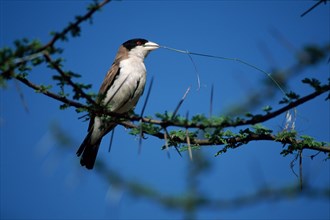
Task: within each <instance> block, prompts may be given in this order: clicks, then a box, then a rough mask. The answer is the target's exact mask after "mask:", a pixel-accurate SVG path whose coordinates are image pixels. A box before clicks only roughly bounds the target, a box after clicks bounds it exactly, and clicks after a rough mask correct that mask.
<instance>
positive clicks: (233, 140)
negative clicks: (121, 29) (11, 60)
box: [16, 76, 330, 153]
mask: <svg viewBox="0 0 330 220" xmlns="http://www.w3.org/2000/svg"><path fill="white" fill-rule="evenodd" d="M16 79H17V80H19V81H21V82H22V83H24V84H25V85H27V86H28V87H30V88H33V89H34V90H36V91H38V92H40V93H42V94H44V95H46V96H48V97H50V98H53V99H55V100H58V101H60V102H62V103H64V104H67V105H69V106H71V107H75V108H82V109H86V110H87V111H89V112H90V113H93V114H96V115H107V116H111V117H112V120H114V121H115V122H117V123H118V124H120V125H123V126H125V127H127V128H131V129H139V130H140V129H141V128H139V126H138V125H135V124H133V122H136V121H139V122H141V121H142V122H144V123H147V124H152V125H156V126H160V127H161V128H168V127H177V128H180V127H181V128H185V129H200V130H204V129H206V128H220V129H223V128H228V127H237V126H243V125H254V124H257V123H261V122H264V121H267V120H270V119H272V118H275V117H276V116H278V115H280V114H282V113H284V112H286V111H288V110H290V109H292V108H295V107H297V106H299V105H301V104H303V103H305V102H307V101H309V100H312V99H314V98H316V97H317V96H319V95H321V94H323V93H325V92H327V91H329V90H330V85H326V86H323V87H320V88H319V89H318V90H317V91H315V92H313V93H311V94H309V95H306V96H304V97H302V98H299V99H297V100H296V101H293V102H291V103H289V104H287V105H286V106H284V107H282V108H280V109H278V110H276V111H273V112H269V113H267V114H265V115H261V116H260V115H259V116H255V117H253V118H252V119H249V120H241V121H238V122H235V121H234V122H232V123H230V122H225V123H219V124H209V125H205V124H195V123H190V122H189V121H188V120H186V121H185V122H184V123H183V122H177V121H174V120H172V121H166V120H156V119H151V118H146V117H140V116H137V115H122V114H118V113H114V112H110V111H109V110H107V109H106V108H102V106H99V105H97V104H96V105H91V106H87V105H84V104H82V103H80V102H76V101H73V100H70V99H68V98H66V97H64V96H60V95H58V94H56V93H53V92H50V91H48V90H47V89H44V88H43V87H42V86H39V85H36V84H34V83H32V82H30V81H29V80H28V79H26V78H23V77H21V76H17V77H16ZM142 133H145V134H148V135H151V136H154V137H157V138H159V139H164V137H165V135H164V133H162V132H149V131H148V130H143V131H142ZM169 138H172V140H173V141H175V142H177V143H181V144H185V143H186V138H184V139H180V138H176V137H169ZM260 140H264V141H276V142H280V143H283V144H295V145H297V144H301V143H302V141H299V140H296V139H291V138H285V139H280V140H279V139H278V138H277V137H276V136H275V135H273V134H255V133H250V134H249V135H248V136H246V137H244V138H242V137H229V138H225V139H220V140H210V139H196V138H190V144H191V145H198V146H210V145H228V144H232V145H235V144H238V143H244V144H246V143H248V142H250V141H260ZM301 149H310V150H317V151H321V152H327V153H330V147H329V146H313V145H304V146H301Z"/></svg>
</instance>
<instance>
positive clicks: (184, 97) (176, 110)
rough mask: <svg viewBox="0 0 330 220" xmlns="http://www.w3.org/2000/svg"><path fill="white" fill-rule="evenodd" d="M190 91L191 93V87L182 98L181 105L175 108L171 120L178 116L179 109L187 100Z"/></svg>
mask: <svg viewBox="0 0 330 220" xmlns="http://www.w3.org/2000/svg"><path fill="white" fill-rule="evenodd" d="M189 91H190V86H189V87H188V89H187V90H186V92H185V93H184V95H183V96H182V98H181V100H180V102H179V104H178V105H177V106H176V108H175V110H174V113H173V115H172V118H171V119H173V118H174V117H175V116H176V114H177V113H178V111H179V108H180V107H181V105H182V103H183V101H184V100H185V99H186V97H187V95H188V93H189Z"/></svg>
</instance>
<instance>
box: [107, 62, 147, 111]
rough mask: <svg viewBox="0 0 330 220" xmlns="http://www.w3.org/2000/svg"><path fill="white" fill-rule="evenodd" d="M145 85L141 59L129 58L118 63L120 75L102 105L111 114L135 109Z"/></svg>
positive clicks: (144, 70) (143, 66)
mask: <svg viewBox="0 0 330 220" xmlns="http://www.w3.org/2000/svg"><path fill="white" fill-rule="evenodd" d="M145 83H146V67H145V65H144V63H143V59H141V58H139V57H135V56H133V57H130V58H128V59H126V60H123V61H121V62H120V73H119V75H118V76H117V77H116V79H115V81H114V83H113V86H112V87H111V88H110V89H109V90H108V92H107V94H106V97H105V99H104V103H105V104H106V105H107V106H108V107H109V109H110V110H111V111H113V112H117V113H124V112H127V111H130V110H131V109H132V108H134V107H135V105H136V103H137V101H138V100H139V98H140V96H141V95H142V93H143V90H144V86H145Z"/></svg>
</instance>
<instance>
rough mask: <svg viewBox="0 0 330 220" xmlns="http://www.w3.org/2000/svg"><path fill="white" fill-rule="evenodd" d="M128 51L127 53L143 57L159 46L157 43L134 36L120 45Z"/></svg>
mask: <svg viewBox="0 0 330 220" xmlns="http://www.w3.org/2000/svg"><path fill="white" fill-rule="evenodd" d="M122 46H123V47H124V48H126V49H127V50H128V51H129V54H131V55H136V56H140V57H142V58H145V57H146V56H147V55H148V54H149V52H150V51H153V50H156V49H157V48H159V45H158V44H156V43H154V42H151V41H148V40H146V39H142V38H135V39H131V40H128V41H126V42H125V43H123V45H122Z"/></svg>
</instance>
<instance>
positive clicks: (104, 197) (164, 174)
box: [0, 0, 330, 219]
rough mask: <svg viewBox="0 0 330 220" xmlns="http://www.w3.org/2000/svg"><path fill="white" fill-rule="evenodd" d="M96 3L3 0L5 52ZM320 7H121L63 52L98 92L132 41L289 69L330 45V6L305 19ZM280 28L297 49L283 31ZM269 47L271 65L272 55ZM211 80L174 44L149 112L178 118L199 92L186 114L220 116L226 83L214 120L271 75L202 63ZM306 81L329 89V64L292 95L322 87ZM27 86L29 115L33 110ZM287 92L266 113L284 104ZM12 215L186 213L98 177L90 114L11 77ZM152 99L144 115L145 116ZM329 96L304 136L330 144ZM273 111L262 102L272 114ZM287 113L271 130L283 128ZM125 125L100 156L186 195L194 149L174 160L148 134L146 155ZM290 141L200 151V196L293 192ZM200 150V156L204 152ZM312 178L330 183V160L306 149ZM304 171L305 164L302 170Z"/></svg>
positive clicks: (290, 215) (276, 206)
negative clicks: (89, 147)
mask: <svg viewBox="0 0 330 220" xmlns="http://www.w3.org/2000/svg"><path fill="white" fill-rule="evenodd" d="M88 4H89V2H88V1H15V0H14V1H3V0H1V1H0V7H1V8H0V14H1V15H0V19H1V20H0V22H1V23H0V40H1V41H0V47H3V46H12V45H13V44H12V43H13V41H14V40H15V39H20V38H23V37H27V38H30V39H39V40H41V41H42V42H44V43H46V42H47V41H48V40H49V39H50V35H49V33H50V32H51V31H59V30H61V29H62V28H63V27H64V26H65V25H67V24H68V22H70V21H72V19H73V18H74V16H76V15H82V14H84V13H85V8H86V7H87V5H88ZM312 4H314V2H313V1H118V2H117V1H116V2H112V3H110V4H108V5H107V6H105V7H104V8H103V9H102V11H101V12H99V13H96V14H95V16H94V17H93V23H92V25H90V24H89V23H84V24H83V25H82V32H81V37H79V38H74V39H72V38H70V40H69V41H68V42H63V43H62V42H61V43H59V46H61V47H62V48H64V49H65V51H64V53H63V56H64V58H65V63H64V64H65V65H64V69H65V70H72V71H74V72H77V73H80V74H81V75H82V78H81V79H80V80H81V82H85V83H91V84H92V85H93V87H92V91H94V92H97V91H98V88H99V86H100V84H101V82H102V80H103V77H104V75H105V73H106V71H107V70H108V68H109V67H110V65H111V63H112V61H113V58H114V56H115V53H116V51H117V49H118V47H119V45H120V44H121V43H123V42H124V41H126V40H128V39H131V38H135V37H143V38H146V39H148V40H151V41H154V42H157V43H158V44H160V45H166V46H169V47H174V48H178V49H182V50H189V51H193V52H199V53H205V54H212V55H218V56H224V57H231V58H232V57H234V58H240V59H242V60H244V61H247V62H249V63H250V64H253V65H255V66H257V67H259V68H261V69H264V70H267V71H269V70H270V69H271V68H272V67H280V68H282V69H287V68H289V67H290V66H292V65H293V64H294V63H295V61H296V55H297V52H298V51H299V49H300V48H302V46H304V45H306V44H310V43H315V44H320V45H324V44H326V43H329V39H330V33H329V32H330V31H329V20H330V19H329V9H330V8H329V7H330V6H329V4H327V5H323V4H322V5H320V6H319V7H317V8H316V9H315V10H313V11H312V12H311V13H309V14H308V15H306V16H305V17H303V18H301V17H300V14H301V13H302V12H304V11H305V10H307V9H308V8H309V7H311V5H312ZM274 30H277V31H278V32H279V33H280V34H281V35H282V36H283V37H284V39H285V41H286V42H288V43H287V44H284V43H283V41H280V40H279V39H278V38H276V37H275V36H274V34H272V33H274ZM261 46H263V48H265V47H266V48H267V50H268V51H269V54H271V58H269V57H267V56H266V55H265V53H264V52H263V51H262V50H261V49H260V48H261ZM193 59H194V62H195V64H196V66H197V69H198V73H199V75H200V80H201V88H200V90H197V78H196V72H195V70H194V66H193V64H192V63H191V61H190V60H189V57H187V56H186V55H184V54H180V53H175V52H173V51H168V50H165V49H159V50H156V51H154V52H152V53H151V54H150V55H149V56H148V58H147V59H146V66H147V71H148V84H147V86H148V85H149V82H150V79H151V77H154V85H153V90H152V93H151V96H150V100H149V103H148V105H147V108H146V112H145V115H154V114H155V113H157V112H161V113H162V112H164V111H166V110H168V111H173V110H174V109H175V107H176V105H177V103H178V101H179V100H180V98H181V97H182V96H183V94H184V93H185V91H186V89H187V88H188V87H189V86H191V91H190V93H189V94H188V96H187V99H186V100H185V102H184V104H183V106H182V107H181V109H180V113H181V114H183V115H185V113H186V112H187V111H189V114H190V115H193V114H197V113H204V114H206V115H207V114H208V112H209V95H210V90H211V86H212V85H214V88H215V96H214V106H213V114H215V115H221V114H222V113H223V112H226V110H228V109H229V108H230V106H232V105H234V104H237V103H242V102H244V100H246V99H247V97H248V95H249V93H250V92H251V91H255V90H256V89H258V88H259V87H260V88H261V91H260V93H262V92H263V91H262V87H261V81H262V80H265V78H266V77H265V75H264V74H262V73H260V72H258V71H256V70H254V69H252V68H249V67H247V66H245V65H242V64H240V63H238V62H234V61H228V60H227V61H226V60H214V59H210V58H205V57H193ZM53 74H54V72H51V70H49V69H46V68H43V67H40V68H37V69H35V70H34V71H33V72H32V73H31V74H30V79H31V80H32V81H34V82H36V83H40V84H41V83H43V84H50V83H51V77H52V75H53ZM305 77H315V78H318V79H320V80H323V82H324V81H325V80H326V79H327V78H328V77H329V64H328V63H326V61H324V63H321V64H319V65H318V66H316V67H314V68H308V69H306V70H304V71H302V72H301V73H299V75H297V76H295V77H293V78H292V79H291V80H290V83H289V89H291V90H293V91H297V92H298V93H299V94H301V95H306V94H308V93H310V92H312V90H311V89H310V88H309V87H308V86H306V85H303V84H302V83H301V79H303V78H305ZM19 91H20V92H21V93H22V94H24V99H25V101H26V103H27V106H28V109H29V112H26V111H25V110H24V106H23V104H22V101H21V99H20V98H19ZM281 97H282V95H281V93H280V92H278V94H277V95H276V97H275V98H274V99H270V100H266V101H265V103H264V104H263V105H262V106H265V105H271V106H273V107H276V106H278V105H277V103H278V100H280V99H281ZM0 98H1V99H0V103H1V106H0V129H1V130H0V131H1V133H0V138H1V140H0V144H1V155H0V156H1V161H0V164H1V167H0V170H1V180H0V181H1V185H0V186H1V202H0V206H1V218H3V219H103V218H115V219H117V218H118V219H155V218H161V219H169V218H171V219H180V218H182V217H183V214H182V213H181V212H179V211H175V210H171V209H167V208H163V207H162V206H159V205H158V204H155V203H153V202H152V201H149V200H147V199H144V198H135V197H130V196H129V194H128V192H127V191H125V189H120V190H118V189H116V188H115V187H114V186H113V185H112V183H111V182H110V183H109V182H107V181H105V180H104V179H103V178H102V177H101V176H100V175H99V173H97V172H95V171H94V172H93V171H92V172H90V171H86V170H85V169H83V168H81V167H80V165H79V160H78V158H77V157H76V156H75V151H76V148H77V147H78V146H79V144H80V142H81V141H82V140H83V138H84V137H85V135H86V129H87V126H88V124H87V123H83V122H82V121H81V120H79V119H78V117H79V116H80V115H77V113H76V112H75V111H74V109H68V110H65V111H60V110H59V108H58V106H59V103H58V102H56V101H54V100H51V99H49V98H46V97H44V96H43V95H41V94H37V93H35V92H34V91H32V90H30V89H28V88H26V87H25V86H24V85H21V84H18V85H17V83H15V82H14V81H10V82H9V83H8V86H7V88H6V89H1V96H0ZM144 98H145V96H143V97H142V99H141V100H142V102H140V103H139V104H138V105H137V108H136V112H140V111H141V107H142V103H143V100H144ZM324 98H325V95H323V96H321V97H319V98H317V99H314V100H312V101H311V102H310V103H308V104H306V105H304V106H301V107H298V108H297V111H298V115H297V121H296V129H297V131H298V132H299V133H300V134H308V135H311V136H314V137H315V138H317V139H318V140H320V141H327V142H329V141H330V138H329V133H330V126H329V123H328V122H329V120H330V119H329V112H330V111H329V110H330V107H329V102H324ZM262 106H256V108H255V109H254V112H255V113H258V112H259V113H260V110H259V109H261V107H262ZM283 120H284V115H282V116H279V117H277V118H275V119H273V120H271V121H270V122H267V123H266V125H267V126H268V127H270V128H271V129H273V130H275V131H280V130H281V126H282V125H283ZM54 124H56V125H57V126H59V127H61V128H62V129H63V130H64V132H65V133H66V134H68V135H69V136H70V137H71V138H72V140H74V146H72V148H70V149H63V148H60V146H59V144H58V143H57V142H56V139H55V137H54V133H53V132H52V126H54ZM127 133H128V131H126V130H125V129H124V128H122V127H120V128H117V129H116V134H115V140H114V143H113V146H112V149H111V152H110V153H108V152H107V150H108V149H107V148H108V143H109V137H108V136H107V137H106V138H104V140H103V142H102V145H101V150H100V152H99V156H98V159H100V160H102V161H104V162H105V163H106V165H107V166H108V167H109V168H111V169H114V170H117V171H118V172H119V173H120V174H121V175H122V176H123V177H125V178H127V179H129V180H136V181H139V182H143V183H145V184H146V185H150V186H152V187H153V188H156V189H158V190H159V191H160V192H162V193H163V194H170V195H180V194H181V193H183V192H184V191H185V189H186V182H185V180H186V172H187V170H188V169H187V167H188V166H189V164H190V162H189V157H188V154H187V152H185V153H183V157H182V158H181V157H180V156H178V154H177V153H176V152H175V150H174V149H170V152H169V153H170V156H171V157H170V159H169V158H168V157H167V154H166V152H164V151H162V150H160V148H161V146H162V145H163V144H164V142H163V140H158V139H155V138H153V137H148V139H147V140H146V141H143V145H142V153H141V154H138V153H137V152H138V141H137V139H136V138H135V137H133V136H130V135H128V134H127ZM281 148H282V146H281V145H280V144H273V143H270V142H252V143H250V144H248V145H246V146H243V147H240V148H239V149H236V150H230V151H228V152H227V153H226V154H224V155H222V156H220V157H214V156H213V155H214V154H215V153H216V152H217V150H219V149H220V148H219V147H207V148H204V149H203V150H201V151H200V153H203V154H204V156H205V157H206V158H208V159H209V160H210V161H211V163H212V169H211V170H210V171H209V172H207V173H205V174H203V175H202V177H201V179H200V180H199V182H200V189H201V191H202V192H204V193H205V194H206V195H209V196H211V197H212V198H220V199H230V198H236V197H238V196H242V195H248V194H250V193H253V192H255V191H257V190H258V188H259V187H261V186H263V185H264V184H266V185H269V186H270V187H281V186H286V185H289V184H293V183H296V182H297V181H298V179H297V178H296V176H295V175H294V174H293V172H292V171H291V169H290V162H291V161H292V159H293V156H288V157H285V158H283V157H282V156H281V155H280V154H279V153H280V152H281ZM198 153H199V151H198ZM304 154H305V157H304V160H303V164H304V166H303V168H304V176H305V177H306V178H307V179H308V180H309V183H310V184H311V185H312V186H315V187H328V186H329V182H330V174H329V169H330V166H329V161H324V158H325V155H323V154H320V155H319V156H317V157H316V158H314V160H310V159H309V158H308V157H307V156H308V155H312V154H313V152H307V151H306V152H304ZM296 170H297V167H296ZM329 205H330V204H329V200H326V199H310V198H306V197H298V198H294V199H289V200H279V201H267V200H266V201H263V202H260V203H257V204H254V205H251V206H246V207H243V208H237V209H224V210H209V209H201V210H199V212H198V213H197V217H198V218H200V219H206V218H213V219H216V218H217V219H218V218H224V219H225V218H234V219H251V218H253V219H264V218H268V219H282V218H283V219H311V218H313V219H329V218H330V210H329Z"/></svg>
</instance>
